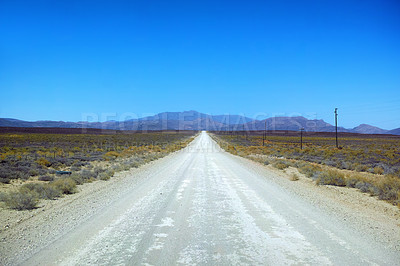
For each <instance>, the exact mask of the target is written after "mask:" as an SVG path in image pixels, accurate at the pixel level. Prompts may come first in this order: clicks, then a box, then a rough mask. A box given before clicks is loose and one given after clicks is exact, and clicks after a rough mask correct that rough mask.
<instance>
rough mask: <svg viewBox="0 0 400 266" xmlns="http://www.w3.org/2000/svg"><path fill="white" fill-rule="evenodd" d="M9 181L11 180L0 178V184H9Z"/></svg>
mask: <svg viewBox="0 0 400 266" xmlns="http://www.w3.org/2000/svg"><path fill="white" fill-rule="evenodd" d="M10 181H11V180H10V179H9V178H7V177H0V183H3V184H9V183H10Z"/></svg>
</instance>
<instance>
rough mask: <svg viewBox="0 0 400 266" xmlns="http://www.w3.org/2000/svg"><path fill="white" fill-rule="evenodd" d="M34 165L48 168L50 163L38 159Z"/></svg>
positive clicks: (43, 159)
mask: <svg viewBox="0 0 400 266" xmlns="http://www.w3.org/2000/svg"><path fill="white" fill-rule="evenodd" d="M36 163H37V164H38V165H42V166H46V167H49V166H50V165H51V163H50V162H49V161H48V160H47V159H46V158H40V159H38V160H36Z"/></svg>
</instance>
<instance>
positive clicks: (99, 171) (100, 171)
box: [93, 166, 104, 177]
mask: <svg viewBox="0 0 400 266" xmlns="http://www.w3.org/2000/svg"><path fill="white" fill-rule="evenodd" d="M102 172H104V169H103V168H101V167H99V166H96V167H95V168H94V169H93V173H94V175H95V176H96V177H98V175H99V174H100V173H102Z"/></svg>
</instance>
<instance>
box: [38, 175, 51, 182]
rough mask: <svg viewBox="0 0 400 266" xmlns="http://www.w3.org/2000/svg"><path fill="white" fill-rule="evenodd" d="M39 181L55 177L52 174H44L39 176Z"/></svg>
mask: <svg viewBox="0 0 400 266" xmlns="http://www.w3.org/2000/svg"><path fill="white" fill-rule="evenodd" d="M38 180H39V181H53V180H54V177H53V176H50V175H42V176H39V177H38Z"/></svg>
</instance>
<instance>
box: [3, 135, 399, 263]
mask: <svg viewBox="0 0 400 266" xmlns="http://www.w3.org/2000/svg"><path fill="white" fill-rule="evenodd" d="M283 179H284V178H282V177H280V176H279V174H277V173H275V172H274V171H272V170H268V169H267V168H266V167H264V166H261V165H258V164H256V163H254V162H251V161H249V160H246V159H243V158H240V157H237V156H233V155H231V154H228V153H226V152H223V151H221V150H220V148H219V146H218V145H217V144H216V143H215V142H214V141H213V140H212V139H211V138H210V136H209V135H208V134H207V133H205V132H202V133H201V134H200V135H199V136H198V137H197V138H196V139H195V140H194V141H193V142H192V143H191V144H190V145H189V146H188V147H186V148H185V149H184V150H181V151H179V152H176V153H174V154H172V155H169V156H167V157H166V158H163V159H160V160H158V161H156V162H152V163H151V164H149V165H147V166H145V167H142V168H141V169H135V170H133V171H131V172H129V173H128V174H126V176H123V177H122V176H121V177H117V178H116V180H114V181H108V182H101V183H99V185H95V184H92V185H93V187H96V188H93V187H92V188H88V189H87V190H86V192H84V191H83V192H80V193H77V194H76V196H75V198H73V196H74V195H73V196H71V197H72V198H71V199H68V200H65V202H64V203H63V205H60V206H59V207H57V206H58V205H54V206H56V207H52V208H49V209H46V208H45V209H44V210H43V214H41V213H39V212H40V211H38V213H37V214H36V215H35V216H34V217H32V218H30V219H28V220H27V221H25V222H21V223H20V224H17V225H15V226H14V227H13V228H11V229H10V230H7V231H3V232H2V233H1V234H2V235H0V236H2V237H3V242H2V244H1V245H2V246H1V249H0V251H1V255H2V257H3V258H2V261H1V262H2V264H23V265H86V264H94V265H108V264H112V265H206V264H207V265H209V264H210V265H287V264H313V265H331V264H332V265H365V264H379V265H398V264H399V263H400V252H399V242H398V240H399V238H400V237H399V236H398V235H400V230H399V225H398V224H393V222H391V221H389V220H388V219H386V218H384V219H383V220H385V221H384V222H382V221H381V220H380V219H379V217H378V218H377V217H375V215H374V213H373V212H372V213H367V214H365V212H367V211H365V212H360V211H359V210H354V212H352V209H351V208H353V207H349V206H337V205H341V204H342V203H340V202H335V201H334V200H332V198H331V197H330V196H329V195H328V196H326V197H325V196H324V195H323V194H319V193H318V192H316V191H317V190H318V188H317V187H316V188H310V189H308V188H307V186H306V185H301V182H300V181H296V182H292V181H289V180H288V179H284V180H283ZM96 183H97V182H96ZM296 186H298V188H296ZM313 187H315V186H314V185H313ZM323 191H324V190H323V189H322V192H321V193H324V192H323ZM326 193H336V194H337V193H339V195H340V191H339V192H338V191H334V192H332V191H331V192H326ZM352 193H358V192H352ZM79 194H80V195H79ZM314 194H315V195H314ZM343 197H344V198H345V197H346V195H345V193H344V195H343ZM361 197H364V196H361ZM365 197H367V196H365ZM373 200H375V199H373ZM375 201H376V200H375ZM57 204H60V203H57ZM382 204H387V203H382ZM342 205H343V204H342ZM382 206H389V205H388V204H387V205H382ZM360 208H361V207H360ZM388 208H389V209H390V208H391V207H390V206H389V207H388ZM392 212H393V213H395V210H392ZM396 221H398V220H396ZM383 223H385V224H383ZM396 234H397V236H396ZM7 237H8V238H7Z"/></svg>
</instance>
